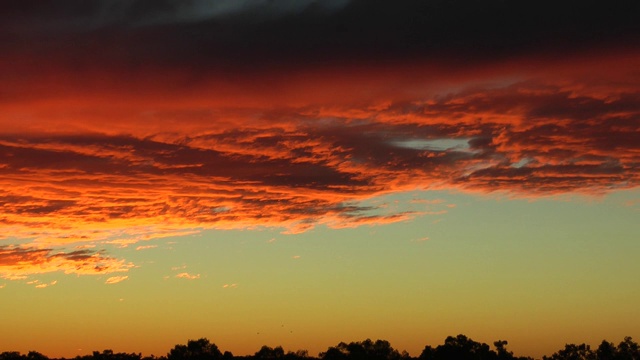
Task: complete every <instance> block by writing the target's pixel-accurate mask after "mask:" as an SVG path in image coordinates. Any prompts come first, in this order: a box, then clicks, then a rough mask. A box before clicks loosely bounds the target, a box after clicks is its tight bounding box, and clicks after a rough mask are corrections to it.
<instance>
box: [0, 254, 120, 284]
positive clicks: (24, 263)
mask: <svg viewBox="0 0 640 360" xmlns="http://www.w3.org/2000/svg"><path fill="white" fill-rule="evenodd" d="M132 266H133V265H132V264H130V263H126V262H125V261H124V260H118V259H114V258H111V257H108V256H105V255H103V254H102V253H101V252H91V251H88V250H77V251H72V252H63V251H54V250H53V249H38V248H23V247H19V246H0V278H4V279H8V280H20V279H27V278H28V277H29V276H32V275H37V274H45V273H51V272H58V271H60V272H63V273H65V274H77V275H100V274H110V273H114V272H126V271H128V270H129V269H130V268H131V267H132ZM36 283H37V281H36V282H34V284H36ZM49 285H53V284H49Z"/></svg>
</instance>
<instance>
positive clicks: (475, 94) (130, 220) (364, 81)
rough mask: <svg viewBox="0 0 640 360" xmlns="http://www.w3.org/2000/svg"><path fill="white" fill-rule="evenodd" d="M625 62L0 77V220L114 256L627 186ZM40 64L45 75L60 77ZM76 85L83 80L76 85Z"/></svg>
mask: <svg viewBox="0 0 640 360" xmlns="http://www.w3.org/2000/svg"><path fill="white" fill-rule="evenodd" d="M638 59H639V56H638V54H637V53H633V52H629V51H619V52H617V53H612V55H610V56H604V55H603V56H590V57H588V58H583V57H582V56H573V57H565V58H563V59H561V60H553V59H549V58H544V57H540V56H539V57H537V58H526V59H523V58H520V59H515V60H513V61H509V62H507V61H504V62H502V63H500V64H496V65H485V66H484V67H481V66H475V67H471V68H470V69H461V68H456V67H454V66H447V65H446V64H443V63H435V62H428V61H427V62H421V61H417V60H416V61H414V60H407V61H399V60H398V61H394V62H389V63H388V64H386V63H380V64H367V65H366V66H362V67H360V68H358V69H355V68H354V67H350V66H348V65H345V66H330V65H327V66H318V67H299V68H296V69H292V70H291V71H292V72H290V73H288V72H285V71H283V70H281V69H280V70H278V69H276V70H272V71H263V72H261V71H256V72H255V73H251V76H249V75H243V76H240V75H238V74H236V75H238V78H237V79H235V78H234V79H231V78H230V77H229V75H224V74H220V73H215V72H204V73H203V74H202V77H198V78H199V79H200V80H199V81H197V82H194V81H189V80H188V79H192V78H193V76H190V75H193V74H189V73H188V72H187V73H182V72H180V71H178V70H173V69H167V74H166V75H167V76H166V77H162V78H158V77H157V76H155V75H156V74H155V73H154V70H153V69H151V70H149V69H147V70H145V71H143V72H142V73H141V74H139V75H132V77H131V78H128V77H127V79H128V81H127V82H126V86H125V84H123V83H122V82H120V80H118V79H120V78H121V77H117V76H110V75H109V74H110V73H109V71H112V72H113V73H114V74H119V73H121V71H123V70H122V69H113V68H108V69H107V70H87V73H85V74H83V76H79V75H77V74H76V75H73V74H70V75H69V76H70V77H69V82H68V83H64V84H62V83H59V82H54V81H53V80H51V79H55V77H48V76H43V78H42V80H41V83H38V86H36V87H35V88H34V91H35V92H36V93H38V94H39V93H42V95H43V96H41V97H40V96H33V94H32V93H31V92H28V91H26V89H30V88H31V85H35V84H36V83H35V80H34V83H28V82H26V80H21V79H19V78H16V77H12V78H11V79H9V80H11V82H12V83H13V84H14V85H15V86H16V89H18V90H20V89H22V90H25V91H24V92H20V91H18V90H16V94H15V97H14V100H15V101H5V102H2V103H1V104H0V106H1V107H0V108H1V109H2V110H3V112H4V113H5V114H6V116H3V117H2V118H1V119H0V189H1V190H0V227H1V228H2V230H3V233H4V234H11V236H12V237H14V238H18V239H22V240H25V239H26V240H29V241H34V242H37V243H38V244H42V246H49V247H54V246H62V245H65V246H67V245H68V246H92V245H93V244H95V243H99V242H104V243H109V244H114V245H118V246H128V245H132V244H135V243H137V242H139V241H143V240H150V239H153V238H158V237H166V236H179V235H188V234H193V233H196V232H198V231H200V230H202V229H211V228H217V229H232V228H257V227H277V228H281V229H282V230H283V232H285V233H299V232H303V231H307V230H309V229H311V228H313V227H315V226H318V225H325V226H328V227H331V228H345V227H354V226H362V225H376V224H385V223H392V222H398V221H407V220H410V219H413V218H415V217H418V216H426V215H428V214H442V213H444V212H445V211H446V208H447V207H448V206H451V205H447V204H440V203H424V202H420V201H411V202H410V203H409V204H408V205H410V206H409V208H410V209H411V210H406V209H405V208H403V207H392V206H389V205H388V204H374V205H367V204H366V200H370V199H372V198H376V197H379V196H382V195H386V194H392V193H397V192H402V191H408V190H415V189H454V190H457V191H470V192H483V193H488V192H493V191H503V192H508V193H510V194H512V195H513V196H529V197H531V196H548V195H556V194H564V193H582V194H589V195H594V194H603V193H606V192H608V191H612V190H616V189H625V188H632V187H636V186H638V183H639V180H640V175H639V171H638V159H639V158H640V147H639V145H638V144H640V138H639V135H638V134H640V127H639V124H638V118H639V117H640V105H639V104H640V95H639V94H640V78H639V77H638V73H637V70H636V67H637V63H638ZM55 66H56V65H55V64H53V65H51V68H49V69H48V70H46V71H51V73H52V74H55V73H56V71H57V70H60V71H63V70H61V69H57V68H56V67H55ZM43 71H45V70H43ZM46 71H45V72H46ZM101 71H104V72H101ZM181 71H182V70H181ZM185 71H186V70H185ZM125 72H126V71H125ZM84 75H86V76H84ZM129 80H130V81H129ZM232 80H233V81H232ZM271 80H273V81H271ZM83 82H88V83H91V84H93V85H94V86H92V87H91V89H90V90H88V91H82V92H79V91H78V90H77V89H84V87H83V86H81V85H82V84H83ZM257 84H262V85H257ZM264 84H272V85H268V86H267V85H264ZM49 85H51V87H49ZM9 88H11V87H9ZM221 89H224V90H221ZM58 90H60V91H58ZM45 95H46V96H45ZM26 119H28V121H22V120H26ZM24 124H28V127H27V126H26V125H24ZM418 205H424V206H425V207H428V208H425V209H417V210H413V208H412V207H416V206H418ZM3 236H4V238H3V239H7V235H3ZM3 241H5V240H3ZM146 248H149V247H148V246H138V247H137V248H136V249H138V250H142V249H146ZM78 250H83V251H84V250H86V248H78ZM2 251H4V252H5V253H11V254H14V255H6V256H18V257H22V260H21V261H22V262H13V263H7V264H4V265H0V266H2V267H1V268H0V269H5V273H6V275H5V277H23V276H28V275H29V274H32V273H38V272H48V271H58V270H61V271H64V272H68V273H76V272H86V273H98V272H100V271H97V270H94V271H91V270H90V268H91V264H92V261H95V262H104V263H105V264H106V265H104V266H102V267H99V268H100V269H113V271H124V270H125V269H126V268H127V266H128V265H127V264H126V263H124V262H118V260H114V259H110V258H108V257H106V256H105V255H103V253H100V252H94V253H83V254H91V255H87V258H88V260H87V259H85V260H83V261H86V264H85V263H81V266H79V268H78V266H77V264H76V265H73V264H74V263H73V261H76V262H77V261H79V260H71V259H70V258H65V257H64V256H62V255H60V256H56V255H55V254H54V253H53V250H50V249H46V250H33V249H31V250H26V249H23V248H19V247H4V248H2ZM38 251H40V252H38ZM0 254H2V253H0ZM68 254H73V253H68ZM0 256H2V255H0ZM0 259H1V258H0ZM3 261H5V262H6V261H7V260H3ZM0 264H2V261H0ZM6 269H12V270H11V272H10V273H11V274H12V275H8V274H9V272H7V271H8V270H6ZM74 269H80V270H74ZM116 269H118V270H116ZM102 271H104V270H102ZM182 274H186V275H185V276H182V277H185V278H189V276H192V275H189V274H188V273H182Z"/></svg>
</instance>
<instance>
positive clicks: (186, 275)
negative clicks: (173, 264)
mask: <svg viewBox="0 0 640 360" xmlns="http://www.w3.org/2000/svg"><path fill="white" fill-rule="evenodd" d="M176 277H177V278H178V279H188V280H196V279H200V274H189V273H187V272H182V273H180V274H178V275H176Z"/></svg>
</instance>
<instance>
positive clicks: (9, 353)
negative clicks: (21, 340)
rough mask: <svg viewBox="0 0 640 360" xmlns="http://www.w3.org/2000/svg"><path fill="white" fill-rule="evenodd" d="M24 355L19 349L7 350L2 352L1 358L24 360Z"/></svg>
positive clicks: (0, 359) (2, 359) (5, 359)
mask: <svg viewBox="0 0 640 360" xmlns="http://www.w3.org/2000/svg"><path fill="white" fill-rule="evenodd" d="M23 358H24V356H23V355H21V354H20V352H18V351H5V352H3V353H0V360H24V359H23Z"/></svg>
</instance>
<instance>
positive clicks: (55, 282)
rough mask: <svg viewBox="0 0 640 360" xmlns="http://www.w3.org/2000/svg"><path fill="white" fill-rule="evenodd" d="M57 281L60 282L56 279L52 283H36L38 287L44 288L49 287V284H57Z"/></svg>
mask: <svg viewBox="0 0 640 360" xmlns="http://www.w3.org/2000/svg"><path fill="white" fill-rule="evenodd" d="M57 283H58V281H57V280H54V281H52V282H50V283H44V284H38V285H36V289H44V288H47V287H49V286H53V285H55V284H57Z"/></svg>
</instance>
